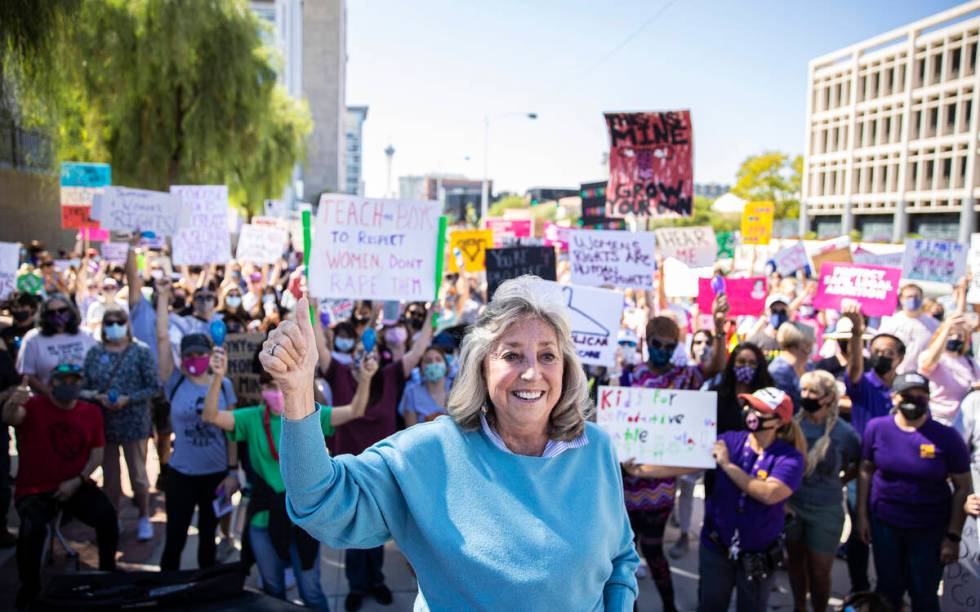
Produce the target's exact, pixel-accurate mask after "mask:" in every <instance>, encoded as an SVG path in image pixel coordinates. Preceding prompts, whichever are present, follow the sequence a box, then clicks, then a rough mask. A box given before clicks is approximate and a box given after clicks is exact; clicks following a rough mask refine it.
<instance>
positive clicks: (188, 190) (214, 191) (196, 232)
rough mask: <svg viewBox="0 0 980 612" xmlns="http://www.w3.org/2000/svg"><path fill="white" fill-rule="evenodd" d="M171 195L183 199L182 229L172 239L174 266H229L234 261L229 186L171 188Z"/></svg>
mask: <svg viewBox="0 0 980 612" xmlns="http://www.w3.org/2000/svg"><path fill="white" fill-rule="evenodd" d="M170 193H172V194H174V195H176V196H179V197H180V199H181V219H180V229H178V230H177V233H176V234H175V235H174V237H173V255H174V257H173V260H174V263H175V264H177V265H192V266H193V265H198V266H199V265H204V264H211V263H227V261H228V260H229V259H230V258H231V237H230V236H229V235H228V186H227V185H171V186H170Z"/></svg>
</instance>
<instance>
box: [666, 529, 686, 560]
mask: <svg viewBox="0 0 980 612" xmlns="http://www.w3.org/2000/svg"><path fill="white" fill-rule="evenodd" d="M690 547H691V545H690V542H688V539H687V534H686V533H682V534H681V537H680V538H679V539H678V540H677V541H676V542H674V545H673V546H671V547H670V550H669V551H667V554H668V555H670V558H671V559H680V558H681V557H683V556H684V555H686V554H687V551H688V550H689V549H690Z"/></svg>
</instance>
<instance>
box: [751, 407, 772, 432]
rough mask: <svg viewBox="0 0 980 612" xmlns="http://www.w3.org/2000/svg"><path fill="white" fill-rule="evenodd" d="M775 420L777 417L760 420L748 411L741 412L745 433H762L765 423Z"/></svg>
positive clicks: (760, 418)
mask: <svg viewBox="0 0 980 612" xmlns="http://www.w3.org/2000/svg"><path fill="white" fill-rule="evenodd" d="M777 420H779V417H769V418H762V417H760V416H759V415H757V414H754V413H753V412H752V410H748V409H746V410H744V411H743V412H742V422H743V423H745V429H746V430H747V431H762V430H763V429H766V423H768V422H769V421H777Z"/></svg>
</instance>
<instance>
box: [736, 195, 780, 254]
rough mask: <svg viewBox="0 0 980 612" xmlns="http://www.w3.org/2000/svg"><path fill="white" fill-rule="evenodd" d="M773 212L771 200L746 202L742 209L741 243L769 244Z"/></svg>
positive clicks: (774, 207)
mask: <svg viewBox="0 0 980 612" xmlns="http://www.w3.org/2000/svg"><path fill="white" fill-rule="evenodd" d="M775 212H776V205H775V204H773V203H772V202H749V203H747V204H746V205H745V209H744V210H742V244H769V241H770V240H771V239H772V218H773V215H774V214H775Z"/></svg>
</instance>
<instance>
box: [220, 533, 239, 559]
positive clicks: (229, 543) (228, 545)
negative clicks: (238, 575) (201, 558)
mask: <svg viewBox="0 0 980 612" xmlns="http://www.w3.org/2000/svg"><path fill="white" fill-rule="evenodd" d="M236 550H238V547H237V546H235V538H221V541H220V542H218V550H217V551H215V557H217V559H218V561H219V562H220V563H225V562H226V561H228V558H229V557H231V555H232V553H234V552H235V551H236Z"/></svg>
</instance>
